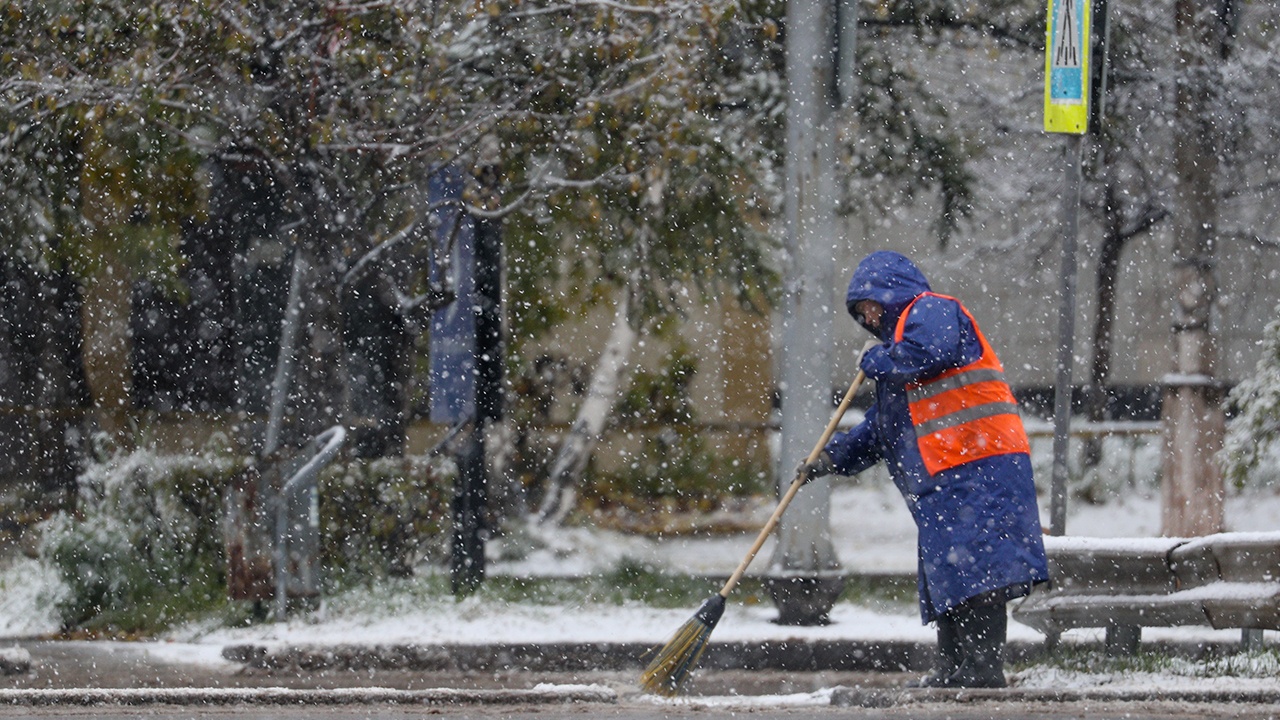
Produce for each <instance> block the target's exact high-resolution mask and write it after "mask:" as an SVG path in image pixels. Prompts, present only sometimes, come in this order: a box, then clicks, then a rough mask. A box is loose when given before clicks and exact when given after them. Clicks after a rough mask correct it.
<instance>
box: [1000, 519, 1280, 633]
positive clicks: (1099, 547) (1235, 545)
mask: <svg viewBox="0 0 1280 720" xmlns="http://www.w3.org/2000/svg"><path fill="white" fill-rule="evenodd" d="M1044 540H1045V551H1046V552H1047V554H1048V556H1049V576H1050V578H1051V579H1052V580H1051V582H1050V583H1049V585H1048V586H1041V587H1038V588H1036V589H1035V591H1033V592H1032V593H1031V594H1030V595H1029V596H1027V598H1026V599H1025V600H1023V601H1022V602H1021V603H1020V604H1019V605H1018V606H1016V607H1015V608H1014V611H1013V614H1014V617H1015V618H1017V620H1018V621H1019V622H1021V623H1023V624H1025V625H1029V626H1031V627H1033V628H1035V629H1037V630H1040V631H1041V632H1043V633H1045V635H1046V636H1047V637H1048V638H1049V640H1050V642H1051V643H1052V642H1055V641H1056V638H1057V637H1058V635H1059V634H1060V633H1062V631H1064V630H1070V629H1073V628H1090V627H1103V628H1106V630H1107V647H1108V650H1110V651H1113V652H1117V653H1131V652H1134V651H1136V649H1137V646H1138V642H1139V640H1140V638H1141V629H1142V628H1143V627H1173V626H1182V625H1208V626H1210V627H1213V628H1219V629H1221V628H1240V629H1242V630H1243V631H1244V634H1243V636H1242V637H1243V638H1244V641H1245V642H1246V643H1247V644H1255V643H1258V642H1260V640H1261V631H1262V630H1263V629H1269V630H1280V532H1271V533H1219V534H1217V535H1209V536H1206V537H1201V538H1086V537H1052V536H1050V537H1045V539H1044Z"/></svg>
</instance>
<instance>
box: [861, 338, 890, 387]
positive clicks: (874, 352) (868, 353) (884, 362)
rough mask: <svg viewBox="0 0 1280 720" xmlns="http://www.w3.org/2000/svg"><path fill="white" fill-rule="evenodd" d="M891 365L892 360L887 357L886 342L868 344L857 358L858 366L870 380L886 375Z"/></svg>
mask: <svg viewBox="0 0 1280 720" xmlns="http://www.w3.org/2000/svg"><path fill="white" fill-rule="evenodd" d="M892 367H893V361H892V360H891V359H890V358H889V344H888V343H879V342H876V343H875V344H868V346H867V347H866V348H864V349H863V351H862V357H860V358H858V368H859V369H861V370H862V372H864V373H866V374H867V377H869V378H871V379H872V380H876V379H879V378H882V377H884V376H885V375H888V374H889V369H890V368H892Z"/></svg>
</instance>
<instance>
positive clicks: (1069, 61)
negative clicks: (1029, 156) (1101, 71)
mask: <svg viewBox="0 0 1280 720" xmlns="http://www.w3.org/2000/svg"><path fill="white" fill-rule="evenodd" d="M1089 4H1090V3H1089V0H1049V18H1048V23H1047V30H1046V32H1045V53H1044V129H1045V131H1046V132H1058V133H1073V134H1076V135H1081V134H1084V133H1085V132H1086V131H1087V130H1088V129H1089V22H1090V12H1089V10H1090V8H1089Z"/></svg>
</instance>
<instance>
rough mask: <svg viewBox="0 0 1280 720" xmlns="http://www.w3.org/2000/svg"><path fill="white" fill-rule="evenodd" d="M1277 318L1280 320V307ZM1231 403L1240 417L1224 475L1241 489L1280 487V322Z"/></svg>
mask: <svg viewBox="0 0 1280 720" xmlns="http://www.w3.org/2000/svg"><path fill="white" fill-rule="evenodd" d="M1274 314H1275V315H1276V316H1277V317H1280V305H1278V306H1276V310H1275V313H1274ZM1228 402H1229V403H1230V404H1231V405H1233V406H1234V407H1235V408H1236V409H1237V410H1238V411H1239V414H1238V415H1236V417H1235V418H1234V419H1233V420H1232V421H1231V423H1230V425H1229V426H1228V427H1227V436H1226V442H1225V443H1224V445H1223V449H1222V456H1221V459H1222V467H1223V472H1224V473H1225V474H1226V476H1227V477H1228V478H1230V479H1231V480H1232V481H1233V482H1234V483H1235V484H1236V486H1237V487H1241V488H1244V487H1252V488H1258V487H1264V486H1271V487H1275V486H1277V485H1280V319H1277V320H1272V321H1271V322H1270V323H1269V324H1268V325H1267V327H1266V329H1265V330H1264V331H1263V336H1262V357H1261V358H1259V360H1258V366H1257V369H1256V370H1255V371H1254V374H1253V375H1252V376H1251V377H1248V378H1245V379H1244V380H1242V381H1241V382H1240V384H1239V385H1237V386H1236V387H1235V388H1233V389H1232V390H1231V394H1230V396H1229V397H1228Z"/></svg>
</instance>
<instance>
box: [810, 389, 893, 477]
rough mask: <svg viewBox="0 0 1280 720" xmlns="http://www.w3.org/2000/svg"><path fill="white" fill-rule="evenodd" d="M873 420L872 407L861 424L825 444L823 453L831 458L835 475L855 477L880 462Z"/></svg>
mask: <svg viewBox="0 0 1280 720" xmlns="http://www.w3.org/2000/svg"><path fill="white" fill-rule="evenodd" d="M875 419H876V408H875V406H874V405H873V406H872V407H871V408H870V409H869V410H867V414H866V416H865V417H864V418H863V420H862V422H860V423H858V424H857V425H855V426H854V427H852V428H850V430H849V431H848V432H842V433H836V434H835V435H834V436H832V438H831V442H829V443H827V447H826V448H825V449H824V450H823V452H825V453H826V454H827V456H828V457H830V458H831V468H832V470H833V472H835V473H836V474H837V475H857V474H858V473H860V472H862V471H863V470H866V469H867V468H869V467H871V466H872V465H875V464H876V463H877V462H879V461H880V440H879V438H878V437H877V433H876V422H875Z"/></svg>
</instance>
